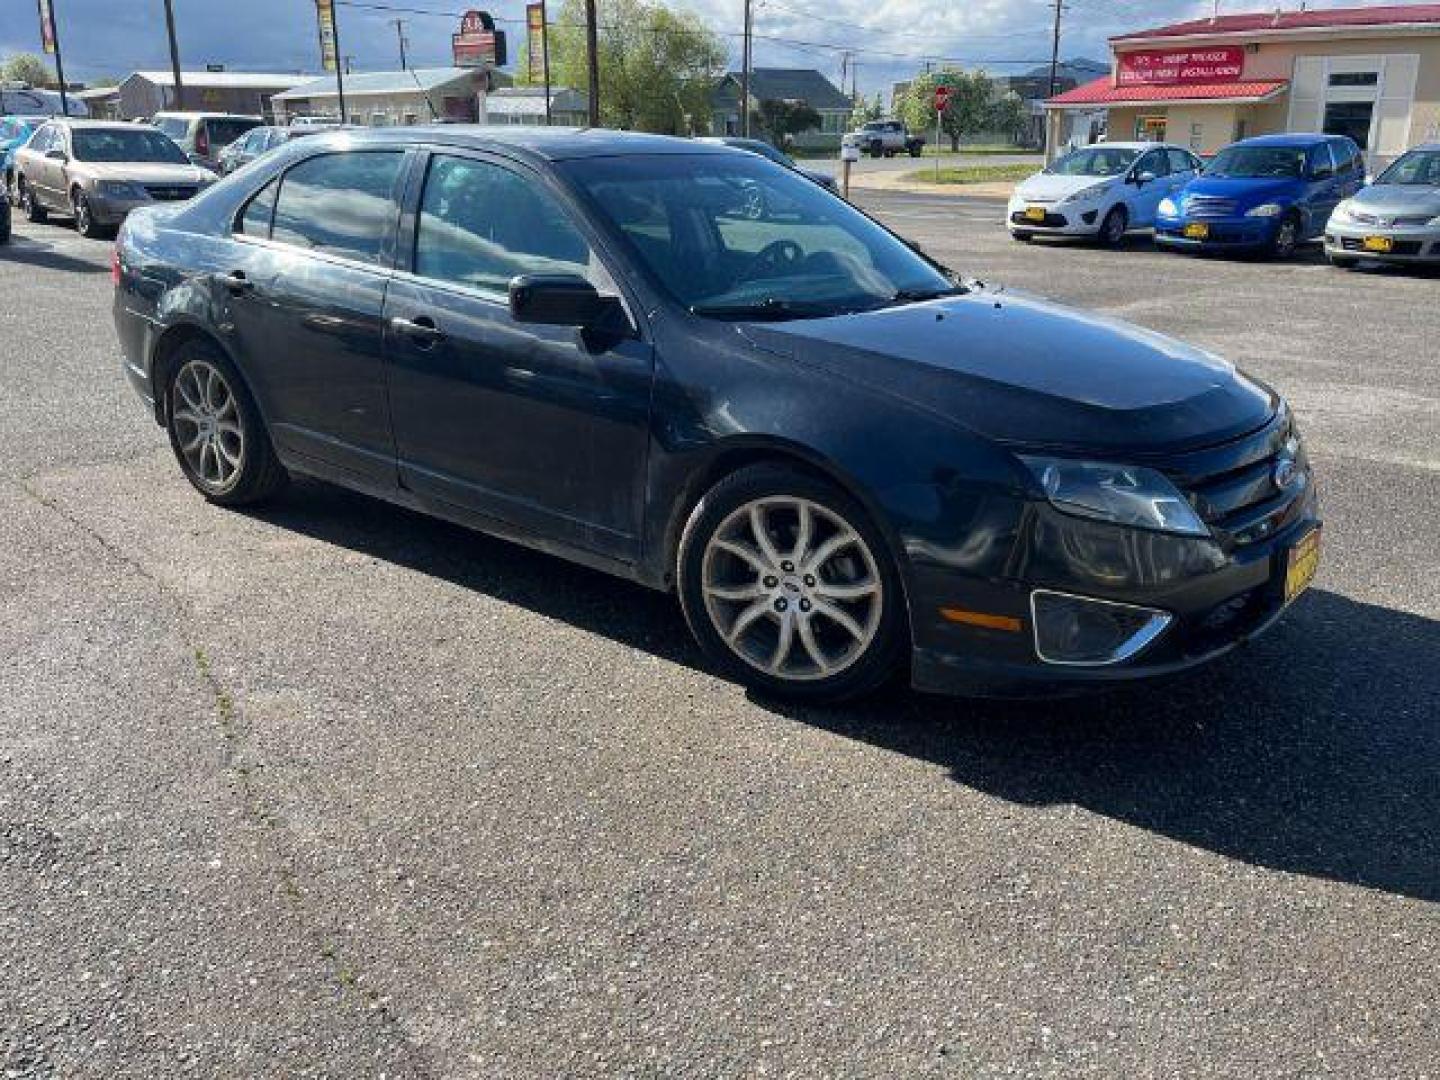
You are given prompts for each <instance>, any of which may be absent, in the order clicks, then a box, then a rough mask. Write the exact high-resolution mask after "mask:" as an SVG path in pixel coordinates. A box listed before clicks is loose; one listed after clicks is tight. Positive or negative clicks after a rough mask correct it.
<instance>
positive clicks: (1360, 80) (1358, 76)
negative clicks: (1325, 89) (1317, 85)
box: [1330, 71, 1380, 86]
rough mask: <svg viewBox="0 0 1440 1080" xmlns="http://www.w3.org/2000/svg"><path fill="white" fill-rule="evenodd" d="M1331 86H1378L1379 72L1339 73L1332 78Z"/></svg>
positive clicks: (1332, 75) (1335, 73)
mask: <svg viewBox="0 0 1440 1080" xmlns="http://www.w3.org/2000/svg"><path fill="white" fill-rule="evenodd" d="M1330 85H1331V86H1378V85H1380V73H1379V72H1378V71H1337V72H1334V73H1333V74H1331V76H1330Z"/></svg>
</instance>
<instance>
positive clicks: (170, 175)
mask: <svg viewBox="0 0 1440 1080" xmlns="http://www.w3.org/2000/svg"><path fill="white" fill-rule="evenodd" d="M76 164H77V165H79V166H80V167H81V168H83V169H84V171H85V172H87V173H88V174H89V175H91V176H93V177H95V179H97V180H131V181H134V182H136V183H139V184H199V183H203V182H204V181H206V180H210V179H213V178H214V175H215V174H214V173H212V172H210V170H208V169H202V168H199V167H198V166H195V165H171V164H168V163H166V162H157V161H104V162H101V161H95V162H90V161H84V162H77V163H76Z"/></svg>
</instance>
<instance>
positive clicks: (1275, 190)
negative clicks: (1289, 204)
mask: <svg viewBox="0 0 1440 1080" xmlns="http://www.w3.org/2000/svg"><path fill="white" fill-rule="evenodd" d="M1304 190H1305V182H1304V181H1303V180H1284V179H1264V178H1250V177H1229V176H1200V177H1196V178H1195V179H1194V180H1191V181H1190V183H1188V184H1186V185H1185V192H1184V194H1185V195H1186V196H1189V195H1210V196H1215V197H1218V198H1223V199H1234V200H1236V201H1237V202H1238V203H1240V204H1241V205H1242V206H1245V205H1248V204H1250V203H1255V204H1256V205H1259V204H1260V203H1263V202H1269V201H1271V200H1273V199H1295V198H1299V196H1300V195H1301V194H1302V193H1303V192H1304Z"/></svg>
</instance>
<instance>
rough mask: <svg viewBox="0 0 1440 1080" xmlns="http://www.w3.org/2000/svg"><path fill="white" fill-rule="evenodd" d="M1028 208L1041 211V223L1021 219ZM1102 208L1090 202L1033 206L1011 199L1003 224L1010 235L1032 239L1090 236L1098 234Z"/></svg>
mask: <svg viewBox="0 0 1440 1080" xmlns="http://www.w3.org/2000/svg"><path fill="white" fill-rule="evenodd" d="M1032 206H1042V207H1043V208H1044V210H1045V218H1044V220H1043V221H1034V220H1032V219H1030V218H1028V217H1026V216H1025V211H1026V210H1027V209H1028V208H1029V207H1032ZM1102 211H1103V208H1102V207H1100V206H1098V205H1095V204H1093V203H1090V204H1087V203H1076V204H1074V205H1071V204H1069V203H1036V202H1026V201H1025V200H1023V199H1012V200H1011V201H1010V203H1009V205H1008V206H1007V207H1006V208H1005V224H1006V226H1007V227H1008V228H1009V229H1010V232H1011V234H1012V235H1013V234H1014V233H1029V234H1031V235H1033V236H1094V235H1095V234H1096V233H1098V232H1099V231H1100V222H1101V221H1102V220H1103V219H1104V214H1103V212H1102Z"/></svg>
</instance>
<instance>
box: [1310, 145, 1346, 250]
mask: <svg viewBox="0 0 1440 1080" xmlns="http://www.w3.org/2000/svg"><path fill="white" fill-rule="evenodd" d="M1305 174H1306V187H1305V208H1306V210H1307V212H1308V213H1307V215H1306V230H1305V235H1306V236H1318V235H1319V234H1320V233H1321V232H1323V231H1324V229H1325V223H1326V222H1327V221H1329V220H1330V215H1331V214H1332V213H1334V211H1335V207H1337V206H1339V205H1340V199H1341V195H1340V176H1339V163H1338V162H1337V161H1336V160H1335V156H1334V152H1333V150H1332V148H1331V144H1330V143H1328V142H1326V143H1319V144H1317V145H1315V146H1313V147H1311V148H1310V152H1309V154H1307V155H1306V158H1305Z"/></svg>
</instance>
